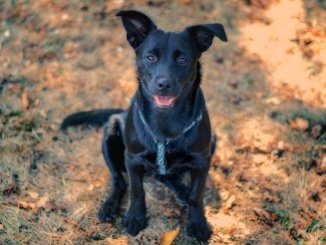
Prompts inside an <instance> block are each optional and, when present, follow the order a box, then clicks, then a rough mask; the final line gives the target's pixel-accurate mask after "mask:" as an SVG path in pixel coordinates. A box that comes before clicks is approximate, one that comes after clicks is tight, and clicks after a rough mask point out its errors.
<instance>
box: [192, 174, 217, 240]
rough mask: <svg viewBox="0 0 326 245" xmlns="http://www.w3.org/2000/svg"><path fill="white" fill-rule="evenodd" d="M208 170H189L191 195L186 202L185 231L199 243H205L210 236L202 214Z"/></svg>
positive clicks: (209, 230)
mask: <svg viewBox="0 0 326 245" xmlns="http://www.w3.org/2000/svg"><path fill="white" fill-rule="evenodd" d="M208 169H209V168H200V169H193V170H191V193H190V197H189V201H188V208H189V218H188V226H187V231H188V234H189V236H192V237H195V238H196V239H197V240H199V241H207V240H208V239H209V237H210V235H211V233H212V232H211V229H210V228H209V226H208V224H207V221H206V218H205V214H204V204H203V197H204V188H205V182H206V178H207V175H208Z"/></svg>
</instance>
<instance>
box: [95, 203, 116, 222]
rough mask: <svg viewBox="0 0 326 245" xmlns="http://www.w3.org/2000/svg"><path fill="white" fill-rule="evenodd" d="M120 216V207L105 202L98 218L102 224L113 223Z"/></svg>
mask: <svg viewBox="0 0 326 245" xmlns="http://www.w3.org/2000/svg"><path fill="white" fill-rule="evenodd" d="M117 214H118V207H117V206H116V205H115V204H113V203H110V202H104V203H103V204H102V206H101V208H100V211H99V212H98V218H99V220H100V222H102V223H109V222H112V221H113V219H114V218H115V216H116V215H117Z"/></svg>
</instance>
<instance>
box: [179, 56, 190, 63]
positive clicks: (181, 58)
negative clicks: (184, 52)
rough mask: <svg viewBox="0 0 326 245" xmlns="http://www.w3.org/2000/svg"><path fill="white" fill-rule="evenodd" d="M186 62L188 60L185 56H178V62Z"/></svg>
mask: <svg viewBox="0 0 326 245" xmlns="http://www.w3.org/2000/svg"><path fill="white" fill-rule="evenodd" d="M187 62H188V60H187V59H186V58H185V57H183V56H181V57H179V58H178V63H179V64H180V65H184V64H186V63H187Z"/></svg>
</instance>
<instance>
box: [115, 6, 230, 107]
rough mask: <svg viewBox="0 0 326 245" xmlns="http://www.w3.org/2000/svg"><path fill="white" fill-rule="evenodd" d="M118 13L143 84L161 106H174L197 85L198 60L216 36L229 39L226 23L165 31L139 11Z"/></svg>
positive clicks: (147, 94)
mask: <svg viewBox="0 0 326 245" xmlns="http://www.w3.org/2000/svg"><path fill="white" fill-rule="evenodd" d="M117 16H120V17H121V18H122V23H123V26H124V28H125V30H126V32H127V40H128V42H129V44H130V45H131V46H132V47H133V48H134V50H135V53H136V60H137V67H138V73H139V80H140V81H139V82H140V86H141V87H142V90H143V91H144V93H145V94H146V96H147V97H148V98H150V99H151V100H153V101H154V103H155V105H156V106H157V107H159V108H161V109H162V108H171V107H173V105H174V103H175V102H176V101H177V99H178V97H179V95H180V94H181V93H182V92H183V91H184V90H186V89H188V88H191V87H192V86H193V85H194V82H195V80H196V76H197V66H198V60H199V58H200V56H201V54H202V53H203V52H205V51H206V50H208V48H209V47H210V46H211V44H212V41H213V38H214V37H218V38H219V39H221V40H222V41H224V42H226V41H227V37H226V34H225V31H224V28H223V26H222V25H221V24H217V23H216V24H204V25H195V26H190V27H186V28H185V29H184V30H183V31H182V32H164V31H162V30H160V29H158V28H157V27H156V25H155V24H154V23H153V21H152V20H151V19H150V18H149V17H148V16H146V15H144V14H143V13H140V12H138V11H134V10H130V11H120V12H118V13H117Z"/></svg>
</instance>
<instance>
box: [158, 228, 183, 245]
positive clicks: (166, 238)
mask: <svg viewBox="0 0 326 245" xmlns="http://www.w3.org/2000/svg"><path fill="white" fill-rule="evenodd" d="M179 232H180V226H177V228H176V229H175V230H170V231H167V232H165V233H164V234H163V236H162V238H161V243H160V245H170V244H172V242H173V241H174V240H175V238H176V237H177V236H178V234H179Z"/></svg>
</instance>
